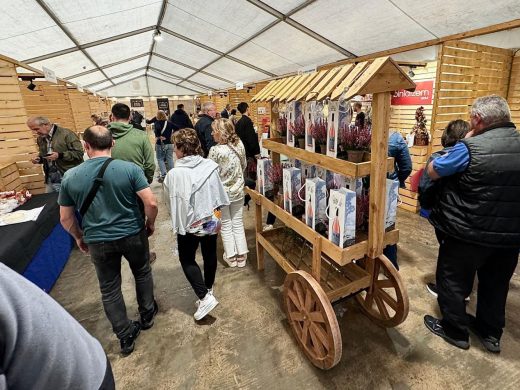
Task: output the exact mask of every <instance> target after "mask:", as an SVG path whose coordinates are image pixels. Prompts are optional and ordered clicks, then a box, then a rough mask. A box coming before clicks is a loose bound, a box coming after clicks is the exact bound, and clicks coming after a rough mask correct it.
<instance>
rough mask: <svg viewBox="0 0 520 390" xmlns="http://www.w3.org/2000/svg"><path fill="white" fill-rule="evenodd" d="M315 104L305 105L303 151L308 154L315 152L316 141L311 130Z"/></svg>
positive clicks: (313, 121) (314, 119)
mask: <svg viewBox="0 0 520 390" xmlns="http://www.w3.org/2000/svg"><path fill="white" fill-rule="evenodd" d="M315 110H316V102H315V101H314V102H308V103H305V110H304V112H305V150H307V151H309V152H315V151H316V140H315V139H314V138H313V136H312V129H313V127H314V123H315V121H316V118H315V113H314V111H315Z"/></svg>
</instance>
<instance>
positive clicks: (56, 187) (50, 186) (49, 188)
mask: <svg viewBox="0 0 520 390" xmlns="http://www.w3.org/2000/svg"><path fill="white" fill-rule="evenodd" d="M60 189H61V183H45V192H46V193H50V192H60Z"/></svg>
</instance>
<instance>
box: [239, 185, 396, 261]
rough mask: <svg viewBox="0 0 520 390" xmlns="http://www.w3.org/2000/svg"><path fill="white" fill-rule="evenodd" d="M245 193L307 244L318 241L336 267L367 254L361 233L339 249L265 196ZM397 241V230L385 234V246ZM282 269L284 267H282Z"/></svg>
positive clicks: (253, 192)
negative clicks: (351, 242) (353, 242)
mask: <svg viewBox="0 0 520 390" xmlns="http://www.w3.org/2000/svg"><path fill="white" fill-rule="evenodd" d="M246 191H247V193H248V194H249V195H250V196H251V198H252V199H253V200H254V202H255V203H256V204H257V205H261V206H262V207H263V208H264V209H265V210H267V211H269V212H271V213H272V214H274V215H276V217H277V218H278V219H280V221H282V222H283V223H284V224H285V225H286V226H287V227H290V228H291V229H293V230H294V231H295V232H296V233H298V234H299V235H300V236H302V237H303V238H304V239H305V240H307V241H308V242H310V243H314V242H315V241H316V240H320V241H321V245H320V246H321V250H322V252H323V253H325V254H326V255H327V256H328V257H330V258H331V259H332V261H333V262H334V263H335V264H336V265H337V266H344V265H347V264H349V263H350V262H352V260H358V259H362V258H364V257H365V256H366V255H367V254H368V239H367V235H366V234H363V233H361V234H358V235H356V243H355V244H353V245H351V246H348V247H346V248H340V247H339V246H337V245H335V244H333V243H332V242H330V241H329V240H328V239H326V238H325V237H323V236H321V235H320V234H319V233H318V232H316V231H315V230H313V229H311V228H310V227H309V226H307V225H306V224H305V223H303V222H302V221H300V220H299V219H297V218H295V217H293V216H292V215H291V214H290V213H288V212H287V211H285V210H284V209H282V208H281V207H280V206H278V205H276V204H275V203H274V202H272V201H270V200H269V199H267V198H266V197H265V196H263V195H261V194H260V193H259V192H257V191H254V190H251V189H250V188H247V189H246ZM261 236H262V235H261V234H260V236H259V237H258V239H259V240H262V237H261ZM398 241H399V230H398V229H393V230H390V231H388V232H385V237H384V245H385V246H386V245H391V244H395V243H397V242H398ZM282 268H284V267H283V266H282ZM284 269H285V268H284Z"/></svg>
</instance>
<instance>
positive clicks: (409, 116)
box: [390, 61, 437, 212]
mask: <svg viewBox="0 0 520 390" xmlns="http://www.w3.org/2000/svg"><path fill="white" fill-rule="evenodd" d="M413 72H414V73H415V76H414V77H412V79H413V80H414V81H424V80H434V85H435V77H436V72H437V61H433V62H428V63H427V64H426V67H418V68H414V69H413ZM433 99H435V88H434V91H433ZM434 101H435V100H434ZM423 107H424V113H425V115H426V120H427V121H428V122H427V126H428V130H430V131H431V124H432V122H431V119H432V110H433V104H430V105H424V106H423ZM417 108H418V107H417V106H392V112H391V116H390V129H392V130H397V131H399V132H400V133H401V134H402V135H403V137H405V136H406V135H407V134H408V133H409V132H410V131H411V130H412V128H413V126H414V125H415V110H417ZM409 151H410V156H411V158H412V164H413V166H412V167H413V170H412V173H411V175H410V177H411V176H412V175H413V174H415V173H416V172H417V171H418V170H419V169H421V168H424V166H425V164H426V161H427V153H428V147H427V146H414V147H412V148H409ZM406 187H407V188H406V189H402V188H401V189H399V197H400V200H401V203H400V204H399V207H401V208H403V209H405V210H408V211H413V212H417V211H419V208H420V206H419V201H418V200H417V196H418V195H417V193H415V192H412V191H410V179H408V180H407V181H406Z"/></svg>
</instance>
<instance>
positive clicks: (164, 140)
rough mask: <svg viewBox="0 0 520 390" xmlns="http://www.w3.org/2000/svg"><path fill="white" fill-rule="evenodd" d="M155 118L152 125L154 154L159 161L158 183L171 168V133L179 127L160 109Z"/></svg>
mask: <svg viewBox="0 0 520 390" xmlns="http://www.w3.org/2000/svg"><path fill="white" fill-rule="evenodd" d="M155 118H156V119H157V120H156V121H155V122H154V124H153V126H154V133H155V154H156V156H157V162H158V163H159V171H160V176H159V180H158V181H159V183H162V182H163V180H164V178H165V176H166V174H167V173H168V171H169V170H170V169H172V168H173V145H172V142H171V138H172V133H173V132H174V131H176V130H178V129H179V127H178V126H177V125H175V124H173V123H171V122H170V121H168V117H167V116H166V113H165V112H164V111H162V110H159V111H157V114H156V115H155Z"/></svg>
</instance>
